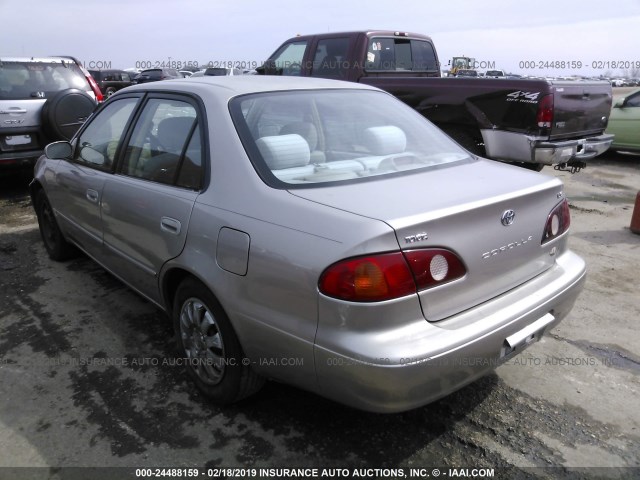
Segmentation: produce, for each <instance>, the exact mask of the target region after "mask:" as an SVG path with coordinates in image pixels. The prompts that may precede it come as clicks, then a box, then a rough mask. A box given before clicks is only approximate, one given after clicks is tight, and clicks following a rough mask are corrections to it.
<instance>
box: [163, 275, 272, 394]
mask: <svg viewBox="0 0 640 480" xmlns="http://www.w3.org/2000/svg"><path fill="white" fill-rule="evenodd" d="M173 323H174V329H175V332H176V337H177V345H178V351H179V354H180V356H181V357H182V358H183V359H184V363H185V368H186V370H187V373H188V375H189V376H190V377H191V378H192V379H193V380H194V381H195V383H196V385H197V386H198V388H199V389H200V390H201V391H202V392H203V393H204V394H205V395H206V396H207V397H209V398H210V399H211V400H213V401H214V402H215V403H216V404H219V405H228V404H230V403H234V402H237V401H239V400H242V399H243V398H245V397H248V396H249V395H252V394H253V393H255V392H257V391H258V390H260V388H261V387H262V385H263V384H264V381H265V380H264V378H263V377H261V376H259V375H258V374H256V373H255V372H254V371H253V369H252V368H251V366H250V362H249V360H248V359H247V358H245V356H244V353H243V351H242V347H241V345H240V341H239V340H238V337H237V335H236V333H235V331H234V330H233V327H232V325H231V322H230V321H229V317H227V315H226V313H225V312H224V310H223V308H222V306H221V305H220V303H219V302H218V301H217V299H216V298H215V296H214V295H213V294H212V293H211V292H210V291H209V289H208V288H207V287H206V286H204V285H203V284H202V283H201V282H199V281H198V280H196V279H194V278H187V279H186V280H184V281H183V282H182V283H181V284H180V286H179V287H178V289H177V291H176V294H175V301H174V307H173Z"/></svg>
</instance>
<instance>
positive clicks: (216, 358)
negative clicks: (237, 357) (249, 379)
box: [180, 298, 225, 385]
mask: <svg viewBox="0 0 640 480" xmlns="http://www.w3.org/2000/svg"><path fill="white" fill-rule="evenodd" d="M180 336H181V338H182V345H183V347H184V350H185V354H186V356H187V360H188V362H189V365H190V367H191V368H192V369H193V371H194V372H195V373H196V375H198V378H200V380H202V381H203V382H205V383H207V384H209V385H216V384H218V383H220V381H221V380H222V377H223V375H224V369H225V351H224V343H223V342H222V334H221V332H220V329H219V327H218V323H217V322H216V319H215V316H214V315H213V312H211V311H210V310H209V309H208V308H207V307H206V305H205V304H204V303H203V302H202V301H201V300H199V299H197V298H189V299H187V300H186V301H185V302H184V303H183V304H182V308H181V310H180Z"/></svg>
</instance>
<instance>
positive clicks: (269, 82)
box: [125, 75, 378, 98]
mask: <svg viewBox="0 0 640 480" xmlns="http://www.w3.org/2000/svg"><path fill="white" fill-rule="evenodd" d="M174 89H175V90H179V91H187V92H188V91H191V90H193V91H194V92H196V91H201V90H203V89H207V90H210V91H212V92H216V93H217V94H218V95H219V96H220V97H227V98H230V97H234V96H238V95H245V94H248V93H261V92H273V91H287V90H311V89H350V90H354V89H355V90H378V89H377V88H375V87H371V86H369V85H363V84H359V83H353V82H343V81H340V80H327V79H324V78H308V77H306V78H301V77H279V76H268V75H266V76H264V75H236V76H219V77H213V76H203V77H196V78H193V76H191V77H188V78H181V79H176V80H164V81H160V82H152V83H144V84H140V85H134V86H132V87H128V88H126V89H125V90H126V91H127V92H133V91H136V90H165V91H167V90H174Z"/></svg>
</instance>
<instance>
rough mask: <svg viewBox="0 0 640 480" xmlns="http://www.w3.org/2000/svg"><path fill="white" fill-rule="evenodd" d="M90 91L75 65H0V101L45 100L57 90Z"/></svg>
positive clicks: (7, 63) (35, 63)
mask: <svg viewBox="0 0 640 480" xmlns="http://www.w3.org/2000/svg"><path fill="white" fill-rule="evenodd" d="M68 88H78V89H80V90H84V91H87V90H90V87H89V84H88V83H87V80H86V78H85V77H84V75H83V74H82V72H81V71H80V69H78V67H76V66H75V65H72V64H69V63H65V64H62V63H47V62H1V63H0V99H6V100H9V99H10V100H17V99H29V98H48V97H51V96H52V95H53V94H55V93H56V92H59V91H60V90H66V89H68Z"/></svg>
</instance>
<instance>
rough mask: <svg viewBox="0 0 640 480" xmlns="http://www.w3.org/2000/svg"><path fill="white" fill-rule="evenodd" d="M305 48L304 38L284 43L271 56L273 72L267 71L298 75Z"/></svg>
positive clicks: (272, 73)
mask: <svg viewBox="0 0 640 480" xmlns="http://www.w3.org/2000/svg"><path fill="white" fill-rule="evenodd" d="M306 48H307V42H306V40H305V41H300V42H292V43H287V44H286V45H284V46H283V47H282V48H280V50H278V51H277V52H276V53H275V54H274V55H273V57H272V58H271V62H273V67H274V68H275V72H269V73H270V74H271V75H285V76H300V75H301V74H302V60H303V59H304V52H305V50H306Z"/></svg>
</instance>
